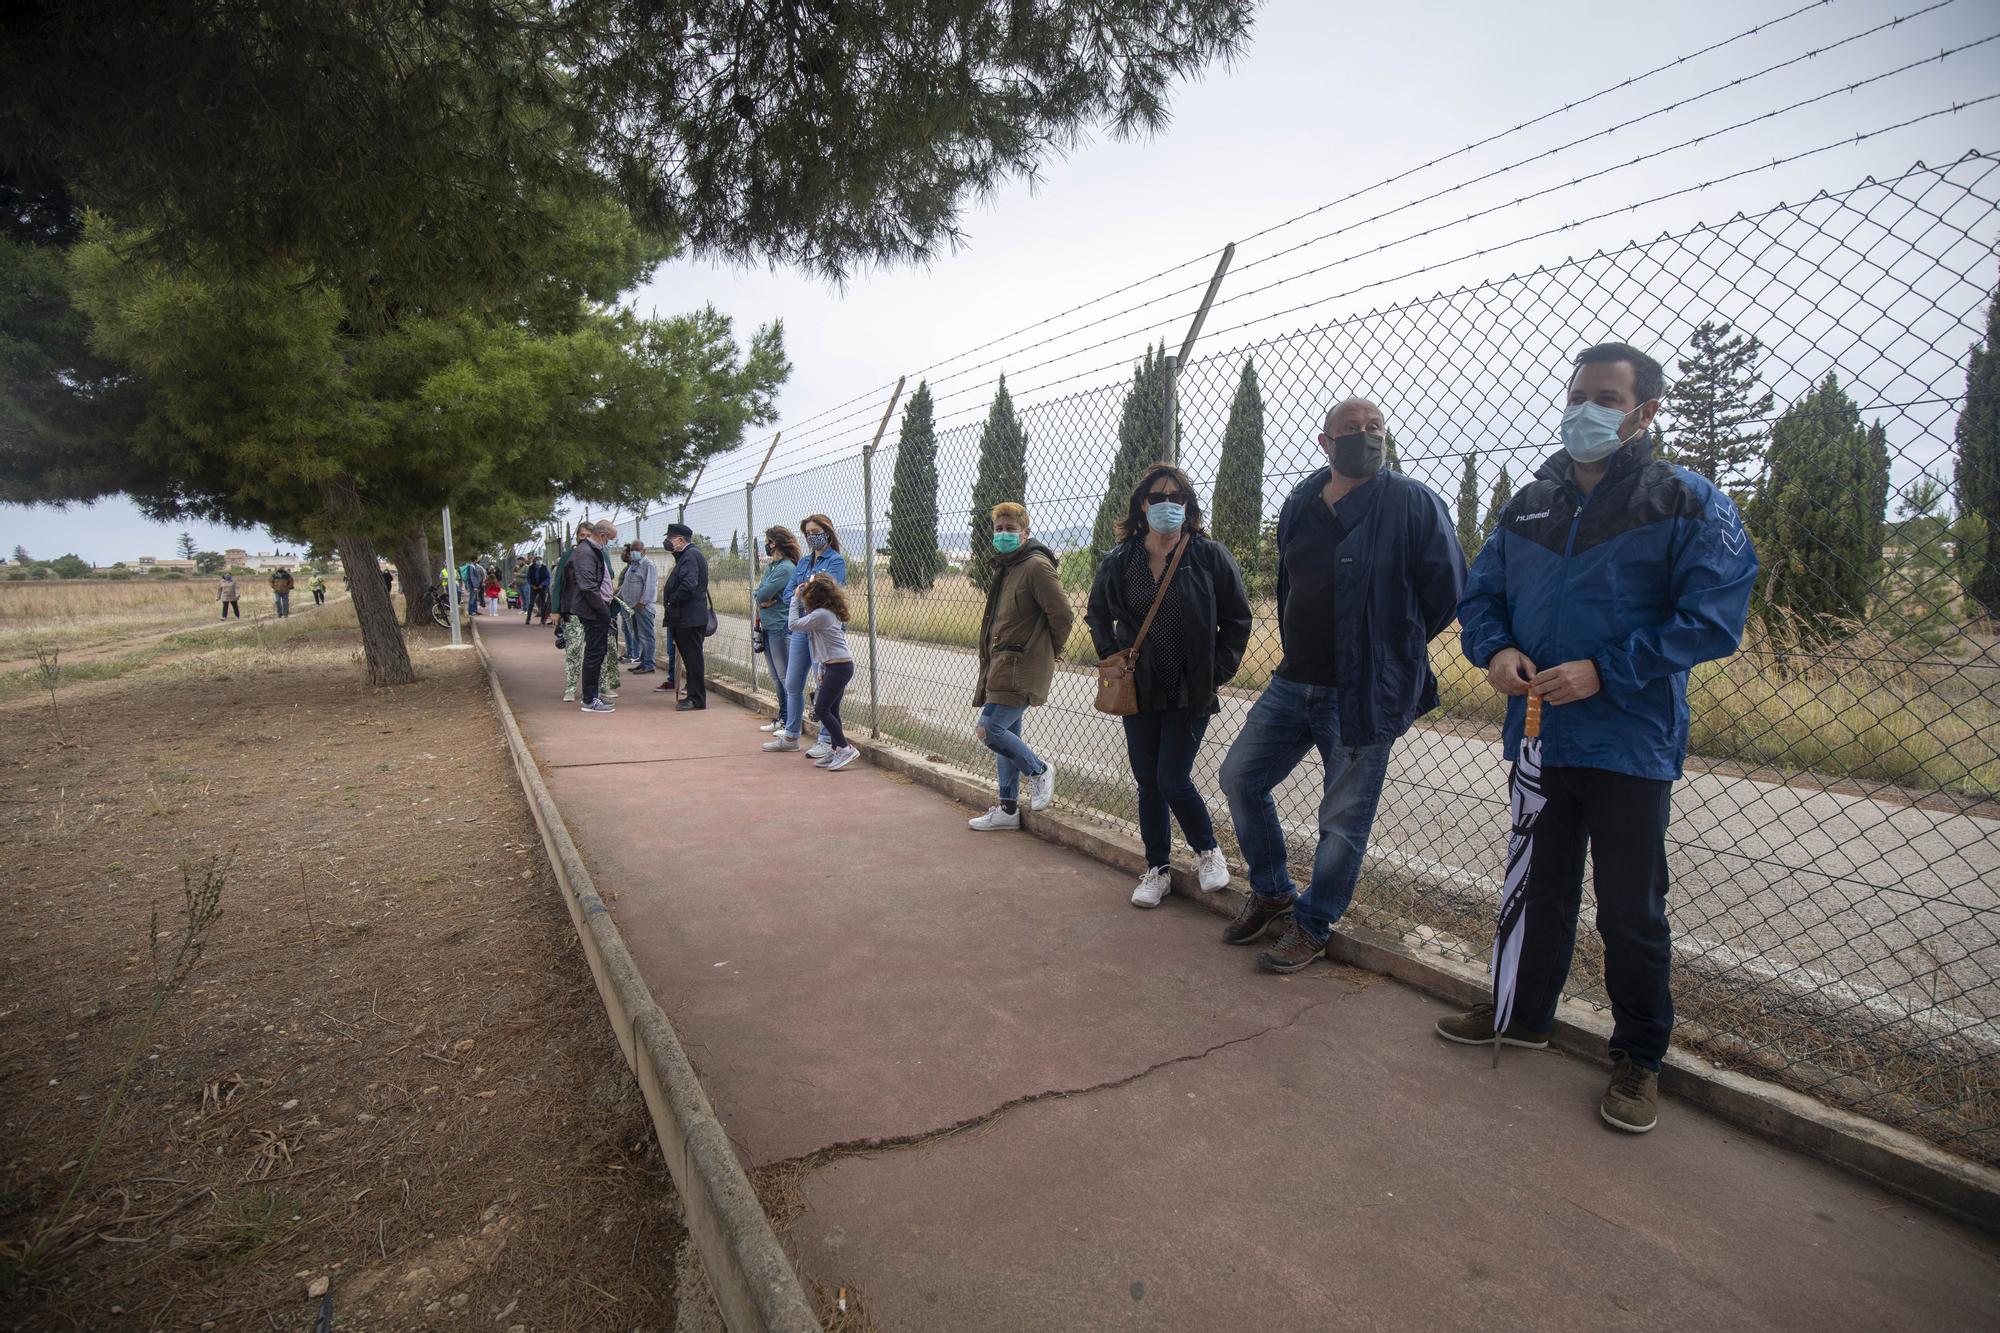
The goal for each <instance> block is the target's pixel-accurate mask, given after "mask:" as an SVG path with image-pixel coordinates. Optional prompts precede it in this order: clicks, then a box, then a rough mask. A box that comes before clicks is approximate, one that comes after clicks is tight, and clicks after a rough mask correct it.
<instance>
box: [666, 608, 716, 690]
mask: <svg viewBox="0 0 2000 1333" xmlns="http://www.w3.org/2000/svg"><path fill="white" fill-rule="evenodd" d="M706 643H707V640H705V639H703V638H702V636H701V626H699V625H694V626H691V627H689V628H687V629H682V628H681V627H680V626H679V625H676V626H674V634H673V645H674V651H675V652H677V653H679V654H680V659H681V660H680V683H681V692H682V693H683V694H685V695H686V696H687V701H688V704H689V705H690V706H691V707H694V708H706V707H708V675H707V671H706V669H705V667H704V664H703V661H702V649H703V647H704V645H705V644H706ZM672 669H673V668H672V667H669V668H668V670H670V671H671V670H672Z"/></svg>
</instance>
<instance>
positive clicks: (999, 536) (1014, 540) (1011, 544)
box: [993, 532, 1021, 555]
mask: <svg viewBox="0 0 2000 1333" xmlns="http://www.w3.org/2000/svg"><path fill="white" fill-rule="evenodd" d="M993 549H994V550H996V551H998V552H1000V554H1002V555H1012V554H1013V553H1014V552H1015V551H1018V550H1020V549H1021V534H1020V533H1018V532H996V533H994V534H993Z"/></svg>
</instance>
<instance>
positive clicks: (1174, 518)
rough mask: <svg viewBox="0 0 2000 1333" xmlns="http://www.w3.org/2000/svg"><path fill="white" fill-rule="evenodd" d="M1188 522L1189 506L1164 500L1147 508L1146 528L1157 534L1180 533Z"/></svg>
mask: <svg viewBox="0 0 2000 1333" xmlns="http://www.w3.org/2000/svg"><path fill="white" fill-rule="evenodd" d="M1185 522H1187V506H1185V505H1177V504H1173V503H1171V502H1170V501H1166V500H1162V501H1160V502H1159V503H1158V504H1152V505H1148V506H1146V526H1147V527H1149V528H1151V529H1152V530H1153V531H1155V532H1179V531H1180V529H1181V524H1183V523H1185Z"/></svg>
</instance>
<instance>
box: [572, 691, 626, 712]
mask: <svg viewBox="0 0 2000 1333" xmlns="http://www.w3.org/2000/svg"><path fill="white" fill-rule="evenodd" d="M581 711H583V712H586V713H615V712H617V711H618V710H617V709H615V708H613V707H612V706H611V705H610V704H608V703H606V702H605V701H604V698H603V696H601V695H600V696H599V697H597V698H595V699H592V700H591V701H590V702H589V703H587V704H585V705H583V708H582V710H581Z"/></svg>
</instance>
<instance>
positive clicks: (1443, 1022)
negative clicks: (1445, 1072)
mask: <svg viewBox="0 0 2000 1333" xmlns="http://www.w3.org/2000/svg"><path fill="white" fill-rule="evenodd" d="M1495 1012H1496V1011H1495V1010H1494V1008H1493V1006H1492V1005H1490V1004H1482V1005H1480V1006H1479V1007H1478V1008H1476V1009H1474V1010H1472V1011H1471V1012H1470V1013H1464V1014H1454V1015H1452V1016H1451V1017H1449V1018H1440V1019H1439V1020H1438V1021H1437V1034H1438V1035H1439V1036H1440V1037H1443V1038H1444V1039H1445V1040H1446V1041H1455V1042H1458V1043H1460V1044H1461V1045H1465V1046H1491V1045H1492V1044H1493V1018H1494V1015H1495ZM1500 1041H1501V1044H1502V1045H1505V1046H1520V1047H1524V1048H1525V1049H1527V1050H1531V1051H1542V1050H1547V1049H1548V1045H1549V1034H1548V1033H1546V1032H1530V1031H1529V1030H1528V1029H1527V1028H1525V1027H1523V1026H1521V1024H1519V1023H1515V1022H1511V1021H1510V1022H1509V1023H1508V1024H1507V1031H1506V1033H1505V1034H1503V1035H1502V1036H1501V1038H1500Z"/></svg>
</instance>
